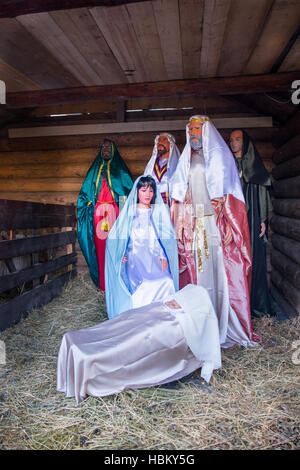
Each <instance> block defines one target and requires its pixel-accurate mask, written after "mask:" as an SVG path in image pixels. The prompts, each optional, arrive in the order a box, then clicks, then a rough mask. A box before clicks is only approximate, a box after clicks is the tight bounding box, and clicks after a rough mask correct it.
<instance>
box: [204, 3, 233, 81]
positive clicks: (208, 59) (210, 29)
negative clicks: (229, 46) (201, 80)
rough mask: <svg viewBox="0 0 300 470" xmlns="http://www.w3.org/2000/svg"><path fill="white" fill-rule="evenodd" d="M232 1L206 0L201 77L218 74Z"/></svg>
mask: <svg viewBox="0 0 300 470" xmlns="http://www.w3.org/2000/svg"><path fill="white" fill-rule="evenodd" d="M230 3H231V0H221V1H220V0H205V5H204V18H203V35H202V48H201V58H200V76H201V77H213V76H215V75H216V74H217V70H218V65H219V62H220V55H221V49H222V43H223V38H224V34H225V29H226V24H227V20H228V14H229V10H230Z"/></svg>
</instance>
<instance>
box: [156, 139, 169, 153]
mask: <svg viewBox="0 0 300 470" xmlns="http://www.w3.org/2000/svg"><path fill="white" fill-rule="evenodd" d="M157 154H158V156H159V157H162V158H169V154H170V142H169V140H168V138H167V137H166V136H165V135H160V136H159V138H158V142H157Z"/></svg>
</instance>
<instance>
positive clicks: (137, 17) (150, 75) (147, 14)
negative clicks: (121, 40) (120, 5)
mask: <svg viewBox="0 0 300 470" xmlns="http://www.w3.org/2000/svg"><path fill="white" fill-rule="evenodd" d="M125 8H126V9H127V11H128V13H129V16H130V19H131V23H132V26H133V29H134V31H135V35H136V38H137V41H138V44H139V47H140V48H141V50H142V56H143V63H144V69H145V71H146V75H147V80H150V81H159V80H166V79H167V73H166V69H165V66H164V59H163V54H162V49H161V43H160V38H159V35H158V31H157V26H156V21H155V16H154V11H153V6H152V2H151V3H148V2H147V3H132V4H130V5H126V7H125Z"/></svg>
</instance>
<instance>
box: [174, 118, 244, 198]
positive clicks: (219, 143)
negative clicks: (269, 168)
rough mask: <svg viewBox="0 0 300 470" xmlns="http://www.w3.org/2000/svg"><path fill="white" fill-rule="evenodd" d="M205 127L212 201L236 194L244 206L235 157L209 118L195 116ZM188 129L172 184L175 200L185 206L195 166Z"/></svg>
mask: <svg viewBox="0 0 300 470" xmlns="http://www.w3.org/2000/svg"><path fill="white" fill-rule="evenodd" d="M193 119H199V120H200V121H201V123H202V124H203V128H202V142H203V155H204V161H205V178H206V185H207V190H208V194H209V197H210V199H215V198H218V197H223V196H224V195H225V194H232V195H233V196H234V197H236V198H237V199H239V200H240V201H242V202H245V199H244V195H243V190H242V187H241V183H240V178H239V174H238V170H237V166H236V163H235V161H234V157H233V155H232V153H231V151H230V149H229V147H228V145H227V144H226V142H225V141H224V139H223V137H222V136H221V134H220V133H219V132H218V131H217V129H216V128H215V126H214V125H213V123H212V121H211V120H210V118H209V117H208V116H192V117H190V119H189V122H190V121H192V120H193ZM188 125H189V123H187V125H186V145H185V147H184V149H183V152H182V154H181V156H180V159H179V163H178V165H177V169H176V171H175V173H174V175H173V177H172V179H171V181H170V194H171V198H172V199H175V200H177V201H180V202H183V201H184V198H185V195H186V191H187V187H188V176H189V170H190V162H191V145H190V138H189V134H188Z"/></svg>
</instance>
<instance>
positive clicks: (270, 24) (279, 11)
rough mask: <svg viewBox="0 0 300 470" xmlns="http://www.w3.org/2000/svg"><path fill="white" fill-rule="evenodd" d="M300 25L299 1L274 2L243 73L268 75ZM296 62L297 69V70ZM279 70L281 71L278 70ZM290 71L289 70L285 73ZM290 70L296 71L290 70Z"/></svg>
mask: <svg viewBox="0 0 300 470" xmlns="http://www.w3.org/2000/svg"><path fill="white" fill-rule="evenodd" d="M299 23H300V2H299V0H289V1H288V2H283V1H282V0H275V1H274V3H273V6H272V9H271V11H270V13H269V16H268V18H267V20H266V24H265V27H264V29H263V31H262V34H261V36H260V38H259V40H258V42H257V44H256V46H255V48H254V50H253V52H252V55H251V57H250V59H249V61H248V64H247V66H246V68H245V73H247V74H248V73H249V74H251V73H268V72H270V70H271V67H272V65H273V64H274V63H275V61H276V59H277V58H278V57H279V55H280V53H281V51H282V50H283V49H284V47H285V45H286V44H287V43H288V41H289V39H290V37H291V36H292V35H293V33H294V31H295V29H296V28H297V26H298V24H299ZM299 63H300V61H299V62H298V69H299ZM280 70H281V69H280ZM287 70H290V69H289V68H287V69H285V71H287ZM291 70H297V69H296V68H292V69H291ZM282 71H283V70H282Z"/></svg>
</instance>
